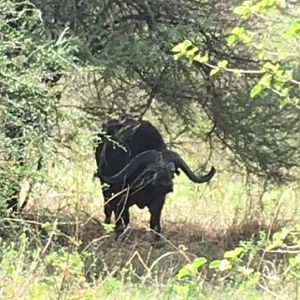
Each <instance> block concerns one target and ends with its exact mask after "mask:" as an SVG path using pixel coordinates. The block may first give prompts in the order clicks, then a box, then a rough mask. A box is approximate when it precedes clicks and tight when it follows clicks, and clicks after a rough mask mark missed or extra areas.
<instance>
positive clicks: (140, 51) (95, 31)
mask: <svg viewBox="0 0 300 300" xmlns="http://www.w3.org/2000/svg"><path fill="white" fill-rule="evenodd" d="M236 2H240V1H232V3H236ZM260 2H261V3H262V4H260V9H261V10H266V8H268V7H272V3H275V2H276V1H269V0H268V1H253V3H252V2H249V1H247V3H252V5H253V6H255V3H260ZM35 3H36V5H37V6H38V7H40V8H41V9H42V10H43V12H44V19H45V23H46V26H47V28H48V29H49V30H50V32H51V34H52V37H55V36H56V35H57V31H58V30H59V29H60V28H62V27H64V26H65V25H66V24H69V25H70V28H71V30H72V32H73V33H74V34H75V35H76V36H77V37H78V41H79V42H78V49H79V51H78V53H77V55H78V56H79V57H80V58H81V59H83V60H85V61H87V62H88V63H89V64H91V65H92V66H93V69H92V70H91V71H89V72H87V73H86V77H85V80H84V85H82V86H81V87H80V88H79V89H80V92H82V91H86V90H88V93H87V96H86V97H84V98H82V99H81V105H80V108H82V109H83V110H84V111H85V112H87V113H88V114H89V115H91V116H93V117H94V118H98V119H101V118H103V116H104V117H105V116H107V114H109V115H112V114H114V115H119V114H122V113H124V112H127V113H131V114H134V115H136V116H138V117H140V116H143V114H144V113H145V111H146V110H147V109H149V108H151V109H152V110H154V111H155V113H156V114H157V115H162V111H164V110H165V108H166V107H168V108H169V109H172V111H174V112H175V114H176V115H177V116H178V117H179V118H180V119H181V120H182V122H183V123H185V125H186V126H185V127H186V128H187V129H188V130H189V131H191V132H193V131H194V133H195V134H197V133H198V132H195V130H194V128H197V127H198V126H195V124H199V123H200V122H201V119H199V118H200V117H199V116H203V115H204V116H205V122H208V123H209V126H206V127H205V128H206V129H205V132H204V135H206V136H207V137H208V138H209V139H210V140H211V141H217V142H218V143H219V142H220V141H221V142H222V143H223V144H224V145H225V146H226V147H228V148H229V149H230V150H231V151H232V152H233V153H234V154H235V157H236V158H237V160H238V161H240V162H243V163H244V165H245V166H246V169H247V171H249V172H252V173H255V174H258V175H260V176H262V177H264V178H266V179H268V180H272V181H276V182H281V181H282V180H284V179H289V178H290V177H289V175H290V173H289V169H290V168H291V167H293V166H298V165H299V164H300V160H299V156H300V153H299V149H300V147H299V139H297V137H298V132H299V122H298V119H299V110H298V109H295V107H294V106H293V104H292V102H291V101H290V102H289V103H290V104H289V105H286V106H285V107H284V108H282V107H280V105H279V104H280V103H282V98H281V97H280V96H279V95H278V93H274V90H275V91H276V87H275V86H274V88H273V90H272V89H267V88H264V85H266V84H268V82H267V81H268V80H269V81H272V80H274V78H275V77H274V76H273V75H275V76H279V77H281V78H283V77H285V76H286V75H287V74H288V73H287V72H286V71H287V70H286V68H285V67H284V65H282V67H283V69H282V68H280V69H278V72H277V73H276V70H273V71H271V70H270V69H272V68H273V67H274V66H276V64H269V65H268V64H265V63H266V62H267V60H269V58H265V60H266V61H264V64H262V59H261V58H260V57H258V56H257V55H256V52H254V50H253V49H254V48H253V47H244V46H243V45H242V44H241V42H247V41H248V40H249V39H250V38H251V33H250V32H248V31H247V30H244V31H243V29H241V28H242V26H237V24H239V22H240V19H239V16H238V15H236V14H235V13H233V9H234V6H233V4H232V3H231V1H226V2H225V3H224V2H221V3H220V1H209V2H208V1H205V0H188V1H181V0H171V1H163V0H153V1H145V0H130V1H129V0H128V1H126V0H125V1H117V0H110V1H108V0H107V1H97V0H94V1H89V2H88V3H87V2H83V1H64V2H61V1H55V0H36V1H35ZM247 5H248V4H247ZM289 5H291V4H289ZM243 9H244V8H243ZM243 9H242V10H240V12H241V11H242V12H243ZM244 10H245V9H244ZM246 10H247V9H246ZM243 22H245V21H244V20H243ZM247 24H248V26H252V28H253V29H254V30H256V31H257V32H258V33H260V34H261V33H262V32H263V29H264V28H265V26H266V23H265V22H264V21H263V19H262V18H261V19H260V22H258V21H255V22H254V21H253V20H249V23H247ZM295 24H297V23H295ZM233 28H235V31H232V29H233ZM240 29H241V31H239V30H240ZM269 35H272V34H270V33H269ZM186 38H187V39H188V40H189V41H192V45H196V46H197V49H196V50H195V47H193V46H192V47H190V46H191V45H187V47H185V48H184V51H185V52H186V53H185V54H187V55H188V56H192V57H193V56H197V55H198V54H199V57H198V56H197V57H198V59H197V61H195V60H194V62H193V63H191V62H190V59H187V60H184V59H180V60H176V61H174V59H173V53H172V52H171V49H172V48H173V46H174V45H177V44H178V43H179V42H180V41H182V40H183V39H186ZM228 38H229V40H228ZM232 45H235V47H232ZM195 51H198V52H195ZM200 54H201V55H200ZM290 63H293V62H290ZM263 67H264V69H262V68H263ZM225 69H227V71H228V70H233V71H232V72H222V70H225ZM212 70H213V71H212ZM239 70H244V71H245V72H240V71H239ZM252 70H254V71H255V72H252ZM257 70H259V72H256V71H257ZM264 70H265V71H264ZM270 72H271V73H272V72H275V73H276V74H275V73H272V74H273V75H272V76H271V77H268V76H266V77H264V76H263V75H264V74H266V73H268V74H269V73H270ZM212 75H214V76H212ZM82 78H83V77H81V79H82ZM262 78H264V79H263V80H262ZM260 80H262V81H260ZM259 82H260V83H259ZM258 83H259V84H258ZM87 87H89V88H88V89H87ZM294 91H295V90H293V91H292V90H291V95H292V97H294V95H293V93H294ZM260 92H261V93H260ZM250 96H253V97H254V96H255V101H252V100H251V97H250ZM195 111H200V113H199V114H198V113H197V114H195ZM162 119H163V118H162ZM201 135H202V136H203V132H202V133H201ZM291 141H292V142H291Z"/></svg>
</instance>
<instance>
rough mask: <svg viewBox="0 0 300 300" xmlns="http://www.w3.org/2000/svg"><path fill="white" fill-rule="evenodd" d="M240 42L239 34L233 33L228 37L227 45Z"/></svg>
mask: <svg viewBox="0 0 300 300" xmlns="http://www.w3.org/2000/svg"><path fill="white" fill-rule="evenodd" d="M237 42H238V39H237V36H236V35H235V34H231V35H230V36H229V37H228V38H227V45H228V46H229V47H231V46H233V45H235V44H236V43H237Z"/></svg>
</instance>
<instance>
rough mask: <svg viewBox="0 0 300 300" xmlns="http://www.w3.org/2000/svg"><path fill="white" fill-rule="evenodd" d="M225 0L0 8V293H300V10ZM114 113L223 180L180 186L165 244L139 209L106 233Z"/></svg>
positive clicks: (180, 181)
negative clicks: (102, 171) (98, 150)
mask: <svg viewBox="0 0 300 300" xmlns="http://www.w3.org/2000/svg"><path fill="white" fill-rule="evenodd" d="M225 2H226V3H224V1H222V2H220V1H206V0H199V1H194V0H188V1H181V0H171V1H164V0H153V1H140V0H130V1H129V0H128V1H127V0H125V1H116V0H109V1H108V0H107V1H106V0H104V1H96V0H93V1H77V0H76V1H69V0H66V1H58V0H34V1H32V2H29V1H24V2H18V1H11V0H3V1H2V2H1V3H0V97H1V99H0V208H1V209H0V216H1V218H0V263H1V267H0V299H33V300H35V299H85V300H90V299H120V298H122V299H157V298H159V299H228V298H232V299H298V298H299V293H300V291H299V286H300V285H299V279H300V227H299V224H300V211H299V204H298V203H299V192H300V187H299V164H300V152H299V149H300V145H299V141H300V139H299V132H300V122H299V112H300V110H299V87H300V83H299V81H300V77H299V74H300V73H299V55H300V54H299V53H300V51H299V50H300V49H299V39H300V27H299V19H300V7H299V4H297V3H296V2H295V1H294V2H293V1H281V0H257V1H244V2H243V1H225ZM124 113H130V114H132V115H134V116H136V117H145V118H148V119H150V120H151V121H152V122H153V123H154V124H155V125H156V126H157V127H158V128H159V130H160V131H161V132H162V133H163V135H164V138H165V140H166V141H167V142H168V144H169V145H170V147H175V148H176V150H177V151H179V152H181V153H182V155H183V157H185V158H186V159H187V160H188V161H189V162H190V163H191V165H194V166H198V168H199V169H205V166H206V165H207V163H208V161H209V164H211V163H213V164H214V165H215V167H216V169H217V175H216V177H215V178H214V180H213V181H212V182H211V183H210V184H209V185H194V184H191V183H189V182H187V180H186V178H185V177H184V175H180V176H178V177H177V178H176V184H175V191H174V193H172V194H170V196H169V197H168V198H169V199H168V201H167V203H166V207H165V210H164V212H163V225H164V226H163V228H164V231H163V236H162V242H161V243H160V244H153V243H152V240H151V237H150V235H149V234H148V233H147V231H146V228H148V225H147V222H148V216H147V215H146V214H147V212H143V211H141V210H139V211H134V209H133V218H132V225H131V228H129V229H128V230H127V232H126V234H125V237H124V239H123V240H120V241H115V240H114V238H113V233H112V226H110V225H107V226H104V225H103V224H101V220H102V217H103V216H102V210H103V203H102V201H101V196H100V186H99V183H98V182H95V181H94V180H93V178H92V177H93V173H94V171H95V162H94V158H93V157H94V156H93V148H94V137H95V134H96V133H97V131H98V130H99V128H100V127H99V126H100V123H101V122H102V121H103V120H106V119H107V118H108V117H115V116H119V115H122V114H124ZM199 153H201V155H199ZM7 208H9V209H7ZM99 220H100V221H99Z"/></svg>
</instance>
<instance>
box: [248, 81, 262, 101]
mask: <svg viewBox="0 0 300 300" xmlns="http://www.w3.org/2000/svg"><path fill="white" fill-rule="evenodd" d="M263 90H264V87H263V86H262V85H260V84H256V85H255V86H254V87H253V88H252V89H251V92H250V97H251V98H254V97H256V96H257V95H259V94H260V93H261V92H262V91H263Z"/></svg>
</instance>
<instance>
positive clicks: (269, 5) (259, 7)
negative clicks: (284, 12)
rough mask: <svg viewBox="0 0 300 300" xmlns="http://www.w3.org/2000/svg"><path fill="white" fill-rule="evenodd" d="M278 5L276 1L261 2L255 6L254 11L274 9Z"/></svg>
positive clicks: (265, 0)
mask: <svg viewBox="0 0 300 300" xmlns="http://www.w3.org/2000/svg"><path fill="white" fill-rule="evenodd" d="M278 4H279V1H278V0H262V1H260V2H258V3H257V4H256V5H255V9H256V10H257V11H258V12H262V11H265V10H269V9H271V8H274V7H276V6H277V5H278Z"/></svg>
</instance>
